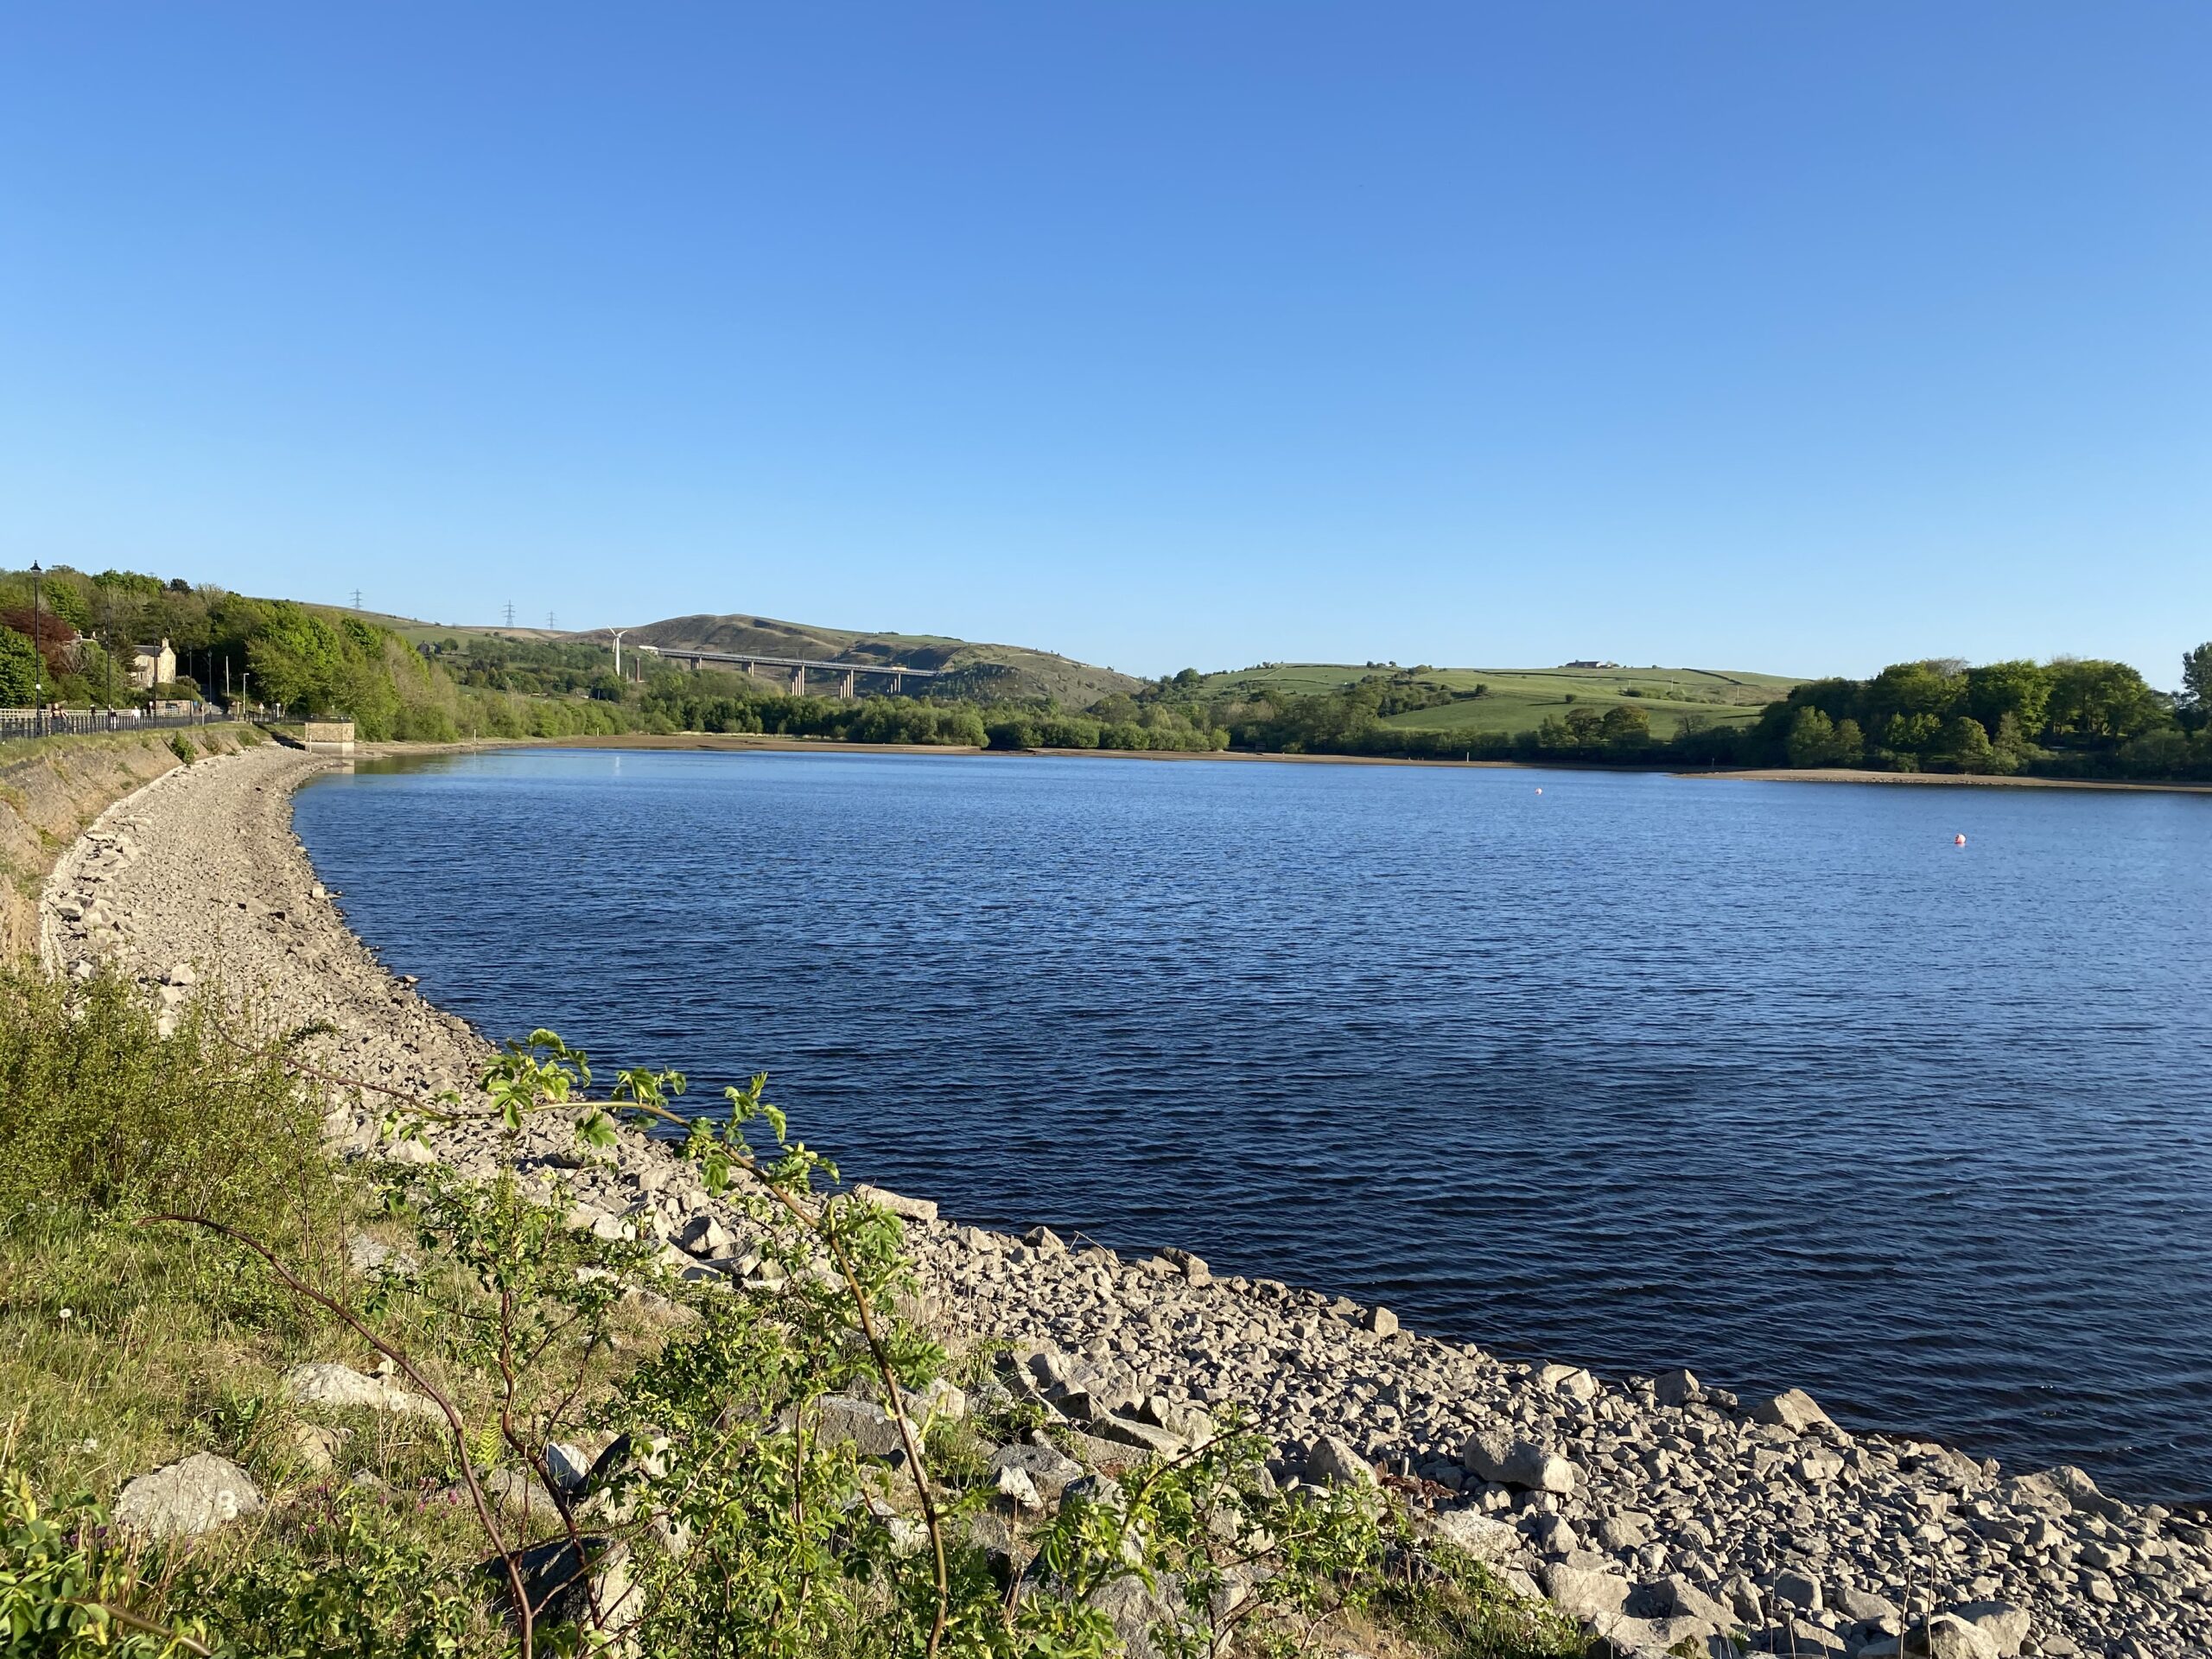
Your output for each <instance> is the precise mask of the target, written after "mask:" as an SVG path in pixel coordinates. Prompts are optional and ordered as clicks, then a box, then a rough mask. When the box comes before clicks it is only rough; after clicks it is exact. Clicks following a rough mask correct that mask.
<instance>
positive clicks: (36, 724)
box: [31, 559, 46, 737]
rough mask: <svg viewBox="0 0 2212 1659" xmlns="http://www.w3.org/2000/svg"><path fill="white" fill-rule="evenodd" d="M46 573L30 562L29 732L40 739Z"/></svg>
mask: <svg viewBox="0 0 2212 1659" xmlns="http://www.w3.org/2000/svg"><path fill="white" fill-rule="evenodd" d="M45 574H46V572H44V571H43V570H41V569H39V568H38V561H37V560H36V559H33V560H32V561H31V730H33V731H34V732H35V733H37V734H39V735H40V736H41V737H44V736H45V735H46V658H45V657H44V656H43V655H42V654H41V652H40V651H39V648H38V637H39V635H40V634H41V633H42V632H45V629H44V628H42V627H41V626H40V625H39V620H38V612H39V581H40V578H41V577H42V576H44V575H45Z"/></svg>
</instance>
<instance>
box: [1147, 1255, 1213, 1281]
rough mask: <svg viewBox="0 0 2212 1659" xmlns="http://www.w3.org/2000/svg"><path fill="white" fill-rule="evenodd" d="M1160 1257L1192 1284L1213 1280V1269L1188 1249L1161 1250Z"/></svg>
mask: <svg viewBox="0 0 2212 1659" xmlns="http://www.w3.org/2000/svg"><path fill="white" fill-rule="evenodd" d="M1160 1260H1161V1261H1163V1262H1166V1263H1168V1264H1169V1265H1170V1266H1172V1267H1173V1268H1176V1269H1177V1270H1178V1271H1179V1272H1180V1273H1181V1274H1182V1275H1183V1277H1184V1278H1185V1279H1186V1280H1188V1281H1190V1282H1191V1283H1192V1284H1194V1285H1210V1284H1211V1283H1212V1282H1213V1269H1212V1268H1209V1267H1208V1266H1206V1264H1205V1261H1204V1259H1202V1258H1201V1257H1198V1256H1195V1255H1192V1254H1191V1252H1190V1251H1188V1250H1162V1251H1161V1252H1160Z"/></svg>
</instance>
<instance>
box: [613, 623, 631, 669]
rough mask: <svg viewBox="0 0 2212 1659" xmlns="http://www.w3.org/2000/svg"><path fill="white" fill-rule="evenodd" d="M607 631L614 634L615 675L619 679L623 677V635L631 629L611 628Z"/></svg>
mask: <svg viewBox="0 0 2212 1659" xmlns="http://www.w3.org/2000/svg"><path fill="white" fill-rule="evenodd" d="M607 632H609V633H611V634H613V636H614V677H615V678H616V679H618V680H619V679H620V678H621V677H622V636H623V635H624V634H626V633H627V632H630V630H629V629H627V628H609V629H608V630H607Z"/></svg>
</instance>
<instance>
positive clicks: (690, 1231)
mask: <svg viewBox="0 0 2212 1659" xmlns="http://www.w3.org/2000/svg"><path fill="white" fill-rule="evenodd" d="M676 1242H677V1243H679V1244H681V1245H682V1246H683V1248H684V1249H686V1250H688V1251H690V1253H691V1254H692V1255H696V1256H701V1257H703V1258H705V1259H706V1260H708V1261H717V1260H719V1259H721V1257H723V1256H726V1255H728V1254H729V1250H730V1246H731V1245H733V1244H734V1243H736V1242H737V1241H736V1240H735V1239H734V1238H732V1237H731V1236H730V1232H729V1229H728V1228H727V1227H725V1226H723V1225H722V1224H721V1222H719V1221H717V1220H715V1217H712V1216H694V1217H691V1219H690V1220H689V1221H687V1222H685V1223H684V1224H683V1226H682V1227H681V1228H679V1229H678V1230H677V1235H676Z"/></svg>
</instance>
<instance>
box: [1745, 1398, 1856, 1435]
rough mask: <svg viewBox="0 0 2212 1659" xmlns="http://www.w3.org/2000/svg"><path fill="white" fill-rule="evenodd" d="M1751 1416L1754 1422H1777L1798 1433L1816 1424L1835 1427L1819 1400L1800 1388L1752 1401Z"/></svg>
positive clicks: (1780, 1425)
mask: <svg viewBox="0 0 2212 1659" xmlns="http://www.w3.org/2000/svg"><path fill="white" fill-rule="evenodd" d="M1751 1421H1753V1422H1755V1423H1773V1424H1777V1425H1778V1426H1779V1427H1783V1428H1786V1429H1789V1430H1790V1431H1792V1432H1793V1433H1798V1434H1802V1433H1804V1432H1805V1431H1806V1430H1807V1429H1808V1428H1812V1427H1816V1426H1817V1427H1824V1428H1834V1427H1835V1425H1834V1423H1833V1422H1831V1421H1829V1419H1828V1414H1827V1413H1826V1412H1825V1411H1822V1410H1821V1403H1820V1402H1819V1401H1817V1400H1815V1399H1814V1398H1813V1396H1812V1395H1809V1394H1808V1393H1806V1392H1805V1390H1804V1389H1783V1391H1782V1392H1781V1393H1780V1394H1776V1395H1768V1396H1767V1397H1766V1398H1765V1399H1764V1400H1756V1401H1754V1402H1752V1403H1751Z"/></svg>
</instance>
